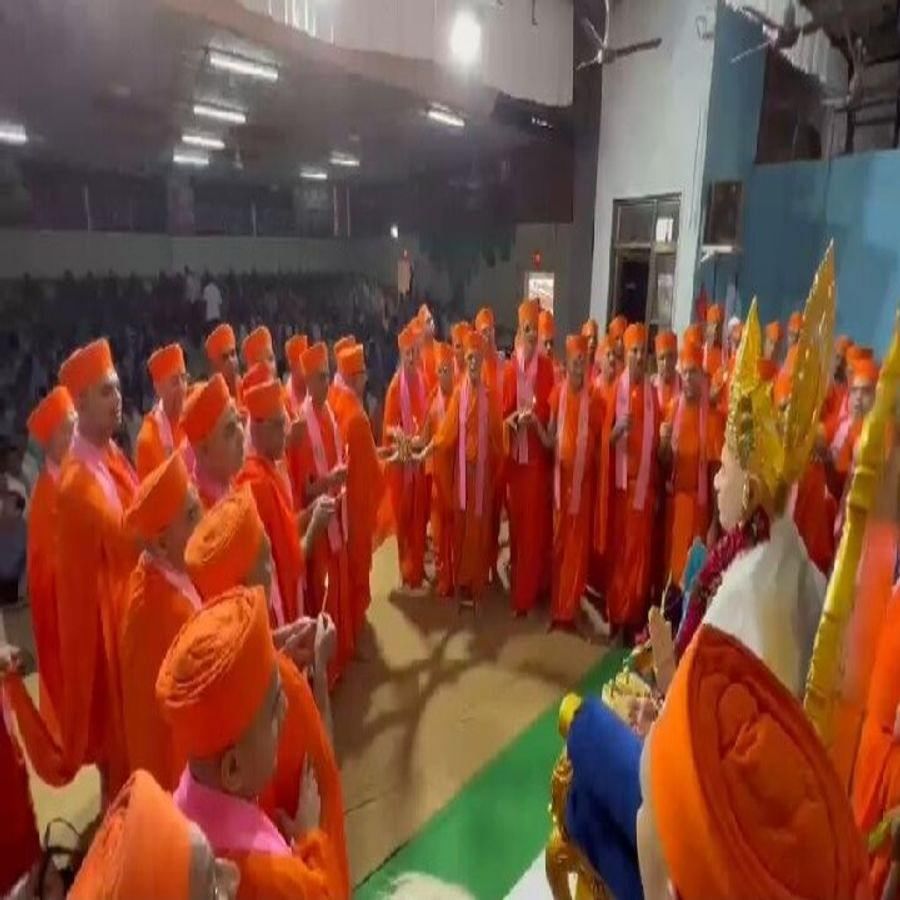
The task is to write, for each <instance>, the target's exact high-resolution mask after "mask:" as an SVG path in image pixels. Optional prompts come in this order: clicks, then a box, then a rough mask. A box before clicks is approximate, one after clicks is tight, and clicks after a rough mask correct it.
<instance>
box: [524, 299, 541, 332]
mask: <svg viewBox="0 0 900 900" xmlns="http://www.w3.org/2000/svg"><path fill="white" fill-rule="evenodd" d="M540 315H541V304H540V303H539V302H538V301H537V300H523V301H522V302H521V303H520V304H519V326H520V327H521V326H522V325H526V324H528V325H531V327H532V328H534V329H535V330H537V327H538V319H539V318H540Z"/></svg>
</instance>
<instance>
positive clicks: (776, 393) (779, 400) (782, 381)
mask: <svg viewBox="0 0 900 900" xmlns="http://www.w3.org/2000/svg"><path fill="white" fill-rule="evenodd" d="M760 362H762V360H760ZM767 362H768V360H767ZM766 380H767V381H770V380H771V379H766ZM793 383H794V373H793V372H792V371H790V370H788V369H782V370H781V371H780V372H778V374H777V376H776V378H775V384H774V386H773V388H772V397H773V398H774V400H775V405H776V406H781V405H782V404H784V403H787V401H788V398H789V397H790V396H791V387H793Z"/></svg>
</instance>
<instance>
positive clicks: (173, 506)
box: [125, 451, 191, 541]
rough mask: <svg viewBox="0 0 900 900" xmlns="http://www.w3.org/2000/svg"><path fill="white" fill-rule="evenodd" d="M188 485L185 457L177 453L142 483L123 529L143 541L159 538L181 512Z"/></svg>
mask: <svg viewBox="0 0 900 900" xmlns="http://www.w3.org/2000/svg"><path fill="white" fill-rule="evenodd" d="M190 483H191V482H190V476H189V475H188V470H187V466H186V465H185V464H184V457H183V456H182V455H181V453H180V452H178V451H176V452H175V453H173V454H172V455H171V456H170V457H169V458H168V459H166V461H165V462H162V463H160V464H159V465H158V466H157V467H156V468H155V469H154V470H153V471H152V472H151V473H150V474H149V475H148V476H147V477H146V478H145V479H144V480H143V481H142V482H141V484H140V487H138V489H137V493H136V494H135V495H134V499H133V500H132V501H131V506H130V507H128V511H127V512H126V513H125V528H126V529H127V530H128V531H130V532H131V533H132V534H135V535H137V537H138V538H139V539H140V540H142V541H152V540H154V539H155V538H158V537H159V536H160V535H161V534H162V533H163V532H164V531H165V530H166V529H167V528H168V527H169V526H170V525H171V524H172V522H173V521H174V520H175V517H176V516H177V515H178V514H179V513H180V512H181V511H182V510H183V509H184V501H185V499H186V498H187V495H188V490H189V488H190Z"/></svg>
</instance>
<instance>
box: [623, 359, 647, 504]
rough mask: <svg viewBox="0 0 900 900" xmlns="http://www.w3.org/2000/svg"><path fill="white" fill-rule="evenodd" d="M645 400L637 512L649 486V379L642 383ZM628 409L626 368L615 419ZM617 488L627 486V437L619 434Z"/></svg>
mask: <svg viewBox="0 0 900 900" xmlns="http://www.w3.org/2000/svg"><path fill="white" fill-rule="evenodd" d="M641 387H642V389H643V390H642V394H643V403H644V429H643V433H642V434H641V461H640V465H639V467H638V476H637V483H636V484H635V488H634V509H636V510H638V511H640V510H642V509H643V508H644V504H645V503H646V500H647V488H648V487H649V486H650V468H651V464H652V459H651V456H652V454H653V424H654V423H653V418H654V417H653V388H652V387H651V385H650V382H649V381H648V379H646V378H644V379H643V381H642V383H641ZM630 409H631V375H630V374H629V372H628V369H625V371H624V372H623V373H622V374H621V375H620V376H619V383H618V384H617V385H616V422H619V421H621V420H622V419H624V418H625V416H627V415H628V413H629V411H630ZM616 488H618V489H619V490H620V491H625V490H627V489H628V436H627V435H624V434H623V435H622V436H621V437H620V438H619V440H618V442H617V444H616Z"/></svg>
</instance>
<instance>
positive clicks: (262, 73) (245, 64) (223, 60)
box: [209, 50, 278, 81]
mask: <svg viewBox="0 0 900 900" xmlns="http://www.w3.org/2000/svg"><path fill="white" fill-rule="evenodd" d="M209 64H210V65H211V66H212V67H213V68H214V69H221V70H223V71H225V72H234V73H235V74H237V75H246V76H247V77H248V78H261V79H262V80H263V81H278V69H277V68H276V67H275V66H273V65H270V64H269V63H263V62H258V61H257V60H255V59H246V58H245V57H243V56H235V55H234V54H232V53H223V52H222V51H221V50H210V51H209Z"/></svg>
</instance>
